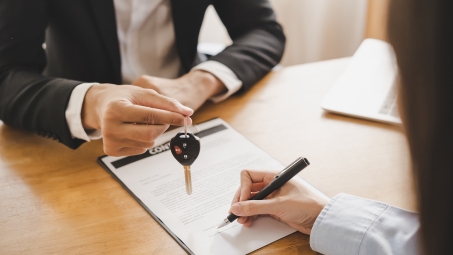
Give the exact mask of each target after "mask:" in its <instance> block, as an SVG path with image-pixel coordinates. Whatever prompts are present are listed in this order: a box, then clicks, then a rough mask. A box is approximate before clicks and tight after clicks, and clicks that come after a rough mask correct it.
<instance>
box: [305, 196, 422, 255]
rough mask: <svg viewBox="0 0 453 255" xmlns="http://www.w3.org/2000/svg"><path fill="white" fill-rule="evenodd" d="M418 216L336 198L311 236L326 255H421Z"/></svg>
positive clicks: (313, 244)
mask: <svg viewBox="0 0 453 255" xmlns="http://www.w3.org/2000/svg"><path fill="white" fill-rule="evenodd" d="M419 231H420V223H419V218H418V214H416V213H414V212H409V211H406V210H403V209H399V208H396V207H393V206H390V205H387V204H384V203H381V202H377V201H372V200H368V199H364V198H359V197H355V196H351V195H347V194H338V195H336V196H335V197H333V198H332V199H331V200H330V201H329V203H328V204H327V205H326V206H325V207H324V209H323V210H322V211H321V213H320V214H319V216H318V218H317V219H316V222H315V224H314V226H313V229H312V232H311V236H310V246H311V248H312V249H313V250H315V251H317V252H320V253H322V254H326V255H340V254H341V255H342V254H344V255H350V254H358V255H385V254H411V255H417V254H421V253H422V251H421V244H420V241H421V239H420V232H419Z"/></svg>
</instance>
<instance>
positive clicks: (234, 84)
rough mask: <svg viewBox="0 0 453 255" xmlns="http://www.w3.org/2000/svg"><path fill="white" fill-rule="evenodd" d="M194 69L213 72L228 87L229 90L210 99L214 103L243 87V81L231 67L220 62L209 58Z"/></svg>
mask: <svg viewBox="0 0 453 255" xmlns="http://www.w3.org/2000/svg"><path fill="white" fill-rule="evenodd" d="M194 70H203V71H206V72H209V73H211V74H212V75H214V76H215V77H217V79H219V80H220V81H221V82H222V83H223V85H225V87H226V88H227V90H228V91H227V92H225V93H223V94H221V95H218V96H214V97H211V98H210V99H209V100H211V101H213V102H214V103H219V102H222V101H223V100H225V99H227V98H228V97H230V96H231V95H233V94H234V93H236V92H237V91H238V90H239V89H241V86H242V81H241V80H239V79H238V77H237V76H236V74H234V73H233V71H231V69H230V68H228V67H227V66H226V65H224V64H222V63H220V62H217V61H213V60H208V61H206V62H203V63H201V64H199V65H197V66H195V67H194V68H192V71H194Z"/></svg>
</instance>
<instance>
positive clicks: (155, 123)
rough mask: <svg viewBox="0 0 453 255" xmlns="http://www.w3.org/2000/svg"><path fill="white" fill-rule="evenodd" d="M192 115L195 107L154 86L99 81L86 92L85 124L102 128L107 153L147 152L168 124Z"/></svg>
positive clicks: (83, 115)
mask: <svg viewBox="0 0 453 255" xmlns="http://www.w3.org/2000/svg"><path fill="white" fill-rule="evenodd" d="M192 114H193V110H192V109H190V108H188V107H186V106H183V105H182V104H181V103H179V102H178V101H176V100H175V99H172V98H168V97H166V96H163V95H160V94H158V93H157V92H156V91H154V90H152V89H143V88H140V87H137V86H131V85H123V86H116V85H112V84H98V85H94V86H92V87H91V88H90V89H89V90H88V91H87V93H86V95H85V99H84V102H83V107H82V124H83V127H84V128H85V129H100V130H101V131H102V135H103V139H104V152H105V153H106V154H107V155H110V156H126V155H134V154H142V153H144V152H145V151H146V150H147V149H149V148H151V147H152V146H153V144H154V140H155V139H156V138H157V137H158V136H159V135H161V134H162V133H163V132H165V130H167V128H168V127H169V125H177V126H182V125H184V116H191V115H192ZM191 123H192V120H191V119H190V118H189V120H188V124H191Z"/></svg>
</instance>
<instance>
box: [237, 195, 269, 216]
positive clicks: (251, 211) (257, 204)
mask: <svg viewBox="0 0 453 255" xmlns="http://www.w3.org/2000/svg"><path fill="white" fill-rule="evenodd" d="M274 208H275V205H274V203H273V202H272V200H270V199H266V200H249V201H243V202H238V203H235V204H233V206H231V212H232V213H234V214H235V215H237V216H245V217H246V216H253V215H258V214H272V213H273V212H274Z"/></svg>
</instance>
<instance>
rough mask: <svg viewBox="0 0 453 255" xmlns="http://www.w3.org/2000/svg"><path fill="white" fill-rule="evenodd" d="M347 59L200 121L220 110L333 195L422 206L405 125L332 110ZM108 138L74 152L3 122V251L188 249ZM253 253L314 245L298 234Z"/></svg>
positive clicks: (296, 70) (289, 71) (269, 86)
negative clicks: (325, 105)
mask: <svg viewBox="0 0 453 255" xmlns="http://www.w3.org/2000/svg"><path fill="white" fill-rule="evenodd" d="M348 62H349V59H339V60H332V61H326V62H319V63H313V64H307V65H299V66H293V67H288V68H283V69H281V70H279V71H274V72H273V73H271V74H269V75H268V76H266V77H265V78H264V79H263V80H262V81H261V82H259V83H258V84H257V85H256V86H255V87H253V88H252V90H251V91H249V92H248V93H246V94H242V95H238V96H234V97H232V98H230V99H229V100H227V101H225V102H223V103H220V104H211V103H207V104H206V105H204V106H203V107H202V109H200V110H199V111H198V112H197V113H196V114H195V116H194V120H195V122H201V121H204V120H208V119H210V118H214V117H221V118H223V119H224V120H226V121H227V122H228V123H230V124H231V125H232V126H233V127H234V128H236V129H237V130H238V131H239V132H240V133H242V134H243V135H245V136H246V137H248V138H249V139H250V140H251V141H253V142H254V143H256V144H257V145H258V146H260V147H261V148H263V149H264V150H265V151H267V152H269V153H270V154H271V155H273V156H274V157H275V158H276V159H278V160H279V161H281V162H282V163H284V164H288V163H290V162H291V161H293V160H294V159H295V158H296V157H297V156H301V155H302V156H305V157H307V158H308V159H309V160H310V162H311V166H310V167H309V168H307V169H306V170H304V171H303V172H302V173H301V175H302V176H303V177H304V178H305V179H306V180H308V181H309V182H311V183H312V184H313V185H315V186H316V187H318V188H319V189H320V190H321V191H323V192H325V193H326V194H327V195H329V196H333V195H335V194H337V193H339V192H346V193H350V194H354V195H357V196H362V197H366V198H371V199H377V200H381V201H384V202H387V203H390V204H393V205H397V206H400V207H403V208H406V209H415V202H414V195H413V194H414V192H413V188H412V184H411V183H412V182H411V175H410V168H409V167H410V166H409V160H408V152H407V148H406V141H405V138H404V135H403V133H402V132H401V129H400V127H397V126H392V125H387V124H381V123H375V122H370V121H365V120H359V119H354V118H349V117H343V116H339V115H333V114H328V113H325V112H324V111H323V110H322V109H321V108H320V103H321V101H322V99H323V98H324V96H325V94H326V92H327V91H328V90H329V88H330V87H331V85H332V84H333V83H334V82H335V80H336V79H337V78H338V76H339V75H340V74H341V73H342V72H343V71H344V70H345V68H346V66H347V64H348ZM102 154H103V151H102V142H101V141H95V142H90V143H86V144H84V145H82V146H81V147H80V148H79V149H78V150H75V151H72V150H70V149H68V148H66V147H64V146H63V145H61V144H58V143H55V142H53V141H50V140H46V139H44V138H40V137H38V136H36V135H34V134H31V133H28V132H24V131H21V130H17V129H13V128H11V127H8V126H6V125H4V124H1V122H0V196H1V199H0V254H165V255H168V254H184V251H183V250H182V249H181V248H180V247H179V246H178V244H177V243H176V242H175V241H174V240H173V239H172V238H171V237H170V236H169V235H168V234H167V233H166V232H165V230H164V229H162V228H161V227H160V226H159V224H158V223H157V222H156V221H155V220H154V219H153V218H151V216H150V215H148V213H147V212H146V211H145V210H144V209H143V208H142V207H141V206H140V205H139V204H138V203H137V202H136V201H135V200H134V199H133V198H132V197H131V196H130V195H129V194H128V193H127V192H126V191H125V190H124V189H123V188H122V187H121V186H120V185H119V184H118V183H117V182H116V181H115V180H114V179H113V178H112V177H111V176H110V175H109V174H108V173H107V172H106V171H105V170H103V169H102V168H101V167H100V166H99V165H98V164H97V163H96V158H97V157H98V156H101V155H102ZM253 254H316V253H315V252H313V251H312V250H311V249H310V246H309V237H308V236H306V235H303V234H300V233H295V234H292V235H290V236H288V237H286V238H283V239H281V240H279V241H277V242H275V243H273V244H270V245H268V246H266V247H264V248H262V249H260V250H258V251H256V252H254V253H253Z"/></svg>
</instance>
